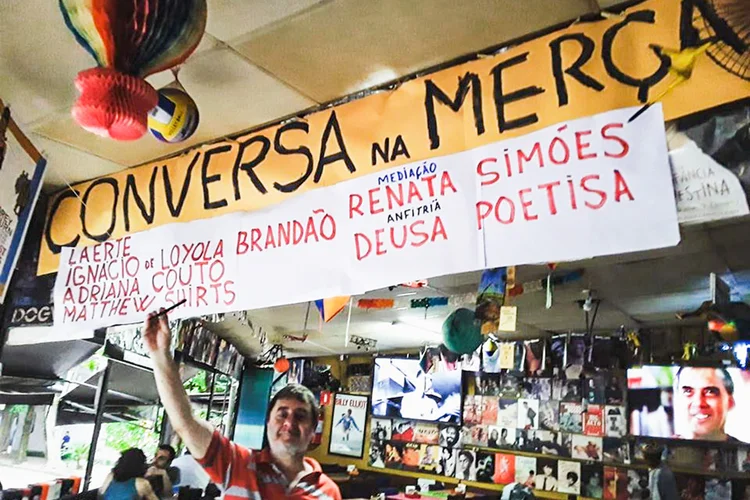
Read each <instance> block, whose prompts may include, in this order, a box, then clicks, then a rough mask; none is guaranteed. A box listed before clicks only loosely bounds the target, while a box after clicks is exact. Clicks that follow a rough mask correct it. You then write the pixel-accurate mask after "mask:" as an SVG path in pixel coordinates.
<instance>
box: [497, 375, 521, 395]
mask: <svg viewBox="0 0 750 500" xmlns="http://www.w3.org/2000/svg"><path fill="white" fill-rule="evenodd" d="M521 382H522V378H521V377H518V376H516V375H513V374H511V373H504V374H503V376H502V386H501V387H500V397H501V398H504V399H518V398H519V397H521Z"/></svg>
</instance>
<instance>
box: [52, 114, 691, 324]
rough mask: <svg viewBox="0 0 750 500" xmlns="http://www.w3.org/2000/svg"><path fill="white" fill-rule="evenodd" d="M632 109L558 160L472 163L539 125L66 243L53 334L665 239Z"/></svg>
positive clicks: (656, 160) (517, 147) (660, 201)
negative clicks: (241, 207) (265, 197)
mask: <svg viewBox="0 0 750 500" xmlns="http://www.w3.org/2000/svg"><path fill="white" fill-rule="evenodd" d="M632 112H633V109H632V108H631V109H625V110H619V111H613V112H609V113H606V114H603V115H599V116H595V117H591V118H585V119H580V120H575V121H572V122H569V123H567V124H565V125H564V127H567V128H569V132H570V135H566V136H565V137H566V138H567V140H568V141H569V142H568V144H570V145H571V146H570V151H571V157H570V159H569V161H568V162H567V163H557V164H556V163H554V162H552V163H545V164H544V165H542V164H541V162H538V163H536V164H533V162H529V163H524V166H523V167H522V168H520V167H516V165H517V164H514V165H513V171H512V172H510V173H508V172H506V170H505V167H504V166H503V167H498V166H497V165H496V163H497V162H493V165H494V167H492V168H493V170H490V167H489V166H488V164H487V158H488V157H489V155H490V154H494V153H495V152H497V153H498V154H508V153H507V152H509V151H510V152H512V154H513V155H515V151H531V150H536V149H538V148H539V149H540V151H542V150H544V151H547V150H549V149H551V148H549V147H548V145H549V144H550V143H551V142H554V137H558V136H557V135H555V134H553V132H555V133H557V132H558V131H559V128H560V127H558V126H554V127H553V128H551V129H545V130H541V131H539V132H536V133H533V134H530V135H529V136H527V137H524V138H523V139H512V140H511V141H506V142H505V143H498V144H493V145H490V146H484V147H482V148H479V149H478V150H473V151H467V152H464V153H457V154H454V155H450V156H446V157H441V158H435V159H434V160H432V161H430V162H419V163H415V164H411V165H407V166H404V167H398V168H395V169H391V170H387V171H384V172H381V173H375V174H371V175H368V176H365V177H360V178H358V179H354V180H352V181H349V182H344V183H339V184H336V185H334V186H331V187H328V188H326V189H319V190H314V191H309V192H307V193H305V194H303V195H300V196H297V197H295V198H292V199H290V200H289V201H287V202H285V203H283V204H281V205H279V206H277V207H274V209H273V210H259V211H256V212H247V213H236V214H228V215H225V216H222V217H217V218H214V219H210V220H200V221H194V222H191V223H185V224H172V225H168V226H162V227H158V228H155V229H152V230H150V231H146V232H143V233H139V234H134V235H129V236H126V237H124V238H121V239H118V240H113V241H106V242H103V243H101V244H99V245H96V246H93V247H80V248H65V249H64V250H63V254H62V255H63V260H62V263H61V266H60V270H59V273H58V276H57V281H56V283H55V304H56V308H55V325H56V326H58V327H61V328H63V329H64V328H81V327H84V326H86V327H88V328H96V327H101V326H107V325H112V324H117V323H132V322H140V321H143V319H144V317H145V315H146V313H147V312H148V311H151V310H154V309H156V308H158V307H162V306H169V305H172V304H175V303H177V302H179V301H180V300H182V299H187V303H186V304H185V305H183V306H181V307H180V308H178V309H177V310H176V311H175V313H174V314H172V317H173V318H184V317H192V316H198V315H203V314H211V313H219V312H228V311H236V310H245V309H258V308H263V307H270V306H276V305H282V304H290V303H297V302H304V301H308V300H314V299H317V298H319V297H331V296H337V295H355V294H361V293H363V292H365V291H367V290H374V289H378V288H383V287H387V286H390V285H392V284H394V283H403V282H405V281H409V280H414V279H418V278H424V277H431V276H440V275H446V274H453V273H460V272H466V271H471V270H476V269H481V268H487V267H502V266H509V265H516V264H526V263H529V262H539V261H541V262H550V261H554V262H559V261H562V260H565V259H583V258H589V257H592V256H596V255H607V254H613V253H622V252H628V251H636V250H647V249H652V248H659V247H664V246H669V245H674V244H676V243H677V242H678V241H679V230H678V225H677V215H676V211H675V203H674V193H673V191H672V184H671V177H670V173H669V163H668V159H667V151H666V145H665V135H664V125H663V121H662V116H661V113H660V108H659V107H658V106H657V107H655V108H654V109H653V110H652V111H650V112H649V113H646V114H645V115H644V116H642V117H641V118H640V119H639V121H638V122H637V123H634V124H631V125H630V126H625V125H623V123H624V122H625V121H626V120H627V118H628V117H629V116H630V115H632ZM581 131H590V133H589V132H587V134H586V135H587V139H585V141H586V142H590V144H591V145H590V146H589V147H586V148H582V147H578V146H576V141H578V142H579V143H581V142H583V141H584V140H583V139H575V137H579V135H576V134H581V133H583V132H581ZM588 136H590V137H588ZM561 140H562V139H561ZM550 141H551V142H550ZM540 145H543V146H540ZM503 152H505V153H503ZM545 154H546V153H545ZM582 156H583V157H584V158H583V159H581V158H580V157H582ZM514 158H515V156H514ZM545 161H546V160H545ZM517 168H519V169H518V170H516V169H517ZM488 179H490V180H491V181H490V180H488ZM500 179H502V180H500ZM527 186H530V187H527ZM532 191H534V192H535V194H532V195H528V196H527V192H529V193H530V192H532ZM512 204H516V205H512ZM512 206H516V207H517V208H511V210H510V211H509V209H508V207H512ZM513 211H515V215H513ZM509 214H511V215H510V216H509ZM643 220H648V221H649V224H648V225H644V224H643V223H642V221H643ZM551 242H554V244H548V243H551Z"/></svg>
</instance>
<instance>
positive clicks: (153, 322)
mask: <svg viewBox="0 0 750 500" xmlns="http://www.w3.org/2000/svg"><path fill="white" fill-rule="evenodd" d="M163 311H164V309H161V310H160V311H159V312H153V313H151V314H150V315H149V316H148V319H146V323H145V325H144V331H143V343H144V344H145V346H146V349H147V350H148V353H149V355H150V356H151V359H152V360H153V364H154V380H156V388H157V390H158V391H159V397H160V398H161V402H162V405H163V406H164V408H165V409H166V410H167V415H168V416H169V422H170V423H171V424H172V428H173V429H174V430H175V432H177V434H178V435H179V436H180V437H181V438H182V440H183V441H184V442H185V444H186V445H187V447H188V449H189V450H190V451H191V452H192V454H193V456H194V457H195V458H196V459H199V458H202V457H203V456H205V454H206V452H207V451H208V447H209V445H210V444H211V438H212V436H213V429H212V428H211V427H210V426H207V425H206V424H204V423H203V422H200V421H198V420H197V419H196V418H195V417H194V416H193V409H192V407H191V406H190V400H189V399H188V395H187V393H186V392H185V388H184V387H183V385H182V379H180V374H179V371H178V369H177V364H175V362H174V360H173V359H172V353H171V350H172V333H171V332H170V330H169V320H168V319H167V315H166V314H160V313H161V312H163Z"/></svg>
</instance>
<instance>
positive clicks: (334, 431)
mask: <svg viewBox="0 0 750 500" xmlns="http://www.w3.org/2000/svg"><path fill="white" fill-rule="evenodd" d="M368 406H369V398H368V397H367V396H357V395H355V394H336V397H335V399H334V401H333V415H332V416H331V438H330V440H329V442H328V453H330V454H331V455H342V456H345V457H354V458H362V455H363V454H364V446H365V423H366V419H367V410H368Z"/></svg>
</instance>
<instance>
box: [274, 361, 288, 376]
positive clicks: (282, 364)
mask: <svg viewBox="0 0 750 500" xmlns="http://www.w3.org/2000/svg"><path fill="white" fill-rule="evenodd" d="M289 367H290V364H289V360H288V359H286V358H279V359H277V360H276V362H275V363H274V364H273V369H274V370H276V371H277V372H279V373H286V372H288V371H289Z"/></svg>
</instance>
